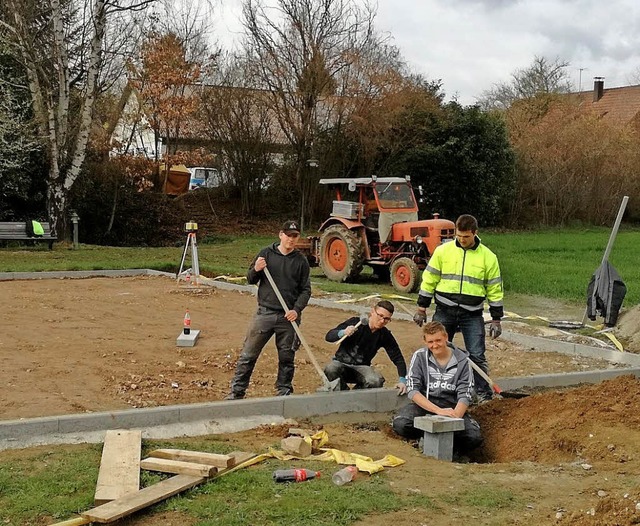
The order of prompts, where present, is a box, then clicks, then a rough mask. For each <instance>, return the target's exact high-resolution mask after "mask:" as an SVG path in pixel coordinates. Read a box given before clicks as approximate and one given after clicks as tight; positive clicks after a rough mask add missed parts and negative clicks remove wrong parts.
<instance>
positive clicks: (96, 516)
mask: <svg viewBox="0 0 640 526" xmlns="http://www.w3.org/2000/svg"><path fill="white" fill-rule="evenodd" d="M206 480H207V479H206V478H205V477H193V476H191V475H176V476H175V477H171V478H168V479H166V480H163V481H162V482H158V483H157V484H154V485H153V486H148V487H146V488H144V489H141V490H140V491H138V492H137V493H131V494H129V495H126V496H125V497H121V498H119V499H117V500H114V501H111V502H108V503H107V504H103V505H102V506H98V507H97V508H93V509H91V510H89V511H85V512H84V513H81V514H80V515H81V516H82V517H84V518H86V519H89V520H91V521H92V522H100V523H104V522H113V521H115V520H118V519H121V518H122V517H126V516H127V515H131V514H132V513H135V512H136V511H138V510H141V509H143V508H146V507H148V506H151V505H152V504H155V503H156V502H160V501H162V500H164V499H168V498H169V497H172V496H173V495H177V494H178V493H180V492H182V491H185V490H187V489H189V488H193V487H194V486H197V485H198V484H202V483H203V482H205V481H206Z"/></svg>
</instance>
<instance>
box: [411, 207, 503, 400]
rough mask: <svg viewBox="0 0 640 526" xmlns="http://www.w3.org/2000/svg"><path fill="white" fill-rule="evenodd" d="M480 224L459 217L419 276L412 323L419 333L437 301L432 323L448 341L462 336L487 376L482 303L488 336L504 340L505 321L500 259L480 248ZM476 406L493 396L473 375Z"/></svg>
mask: <svg viewBox="0 0 640 526" xmlns="http://www.w3.org/2000/svg"><path fill="white" fill-rule="evenodd" d="M477 233H478V221H477V220H476V218H475V217H473V216H471V215H467V214H465V215H461V216H460V217H459V218H458V219H457V221H456V240H455V241H452V242H448V243H444V244H442V245H440V246H439V247H438V248H436V249H435V250H434V251H433V255H432V256H431V259H430V260H429V264H428V266H427V268H426V269H425V270H424V272H423V274H422V284H421V286H420V293H419V295H418V310H417V311H416V313H415V315H414V317H413V321H414V322H415V323H416V324H417V325H419V326H420V327H421V326H422V325H423V324H424V323H425V322H426V321H427V308H428V307H429V305H431V300H435V304H436V310H435V313H434V315H433V320H434V321H439V322H440V323H442V324H443V325H444V326H445V328H446V329H447V335H448V337H449V341H452V340H453V336H454V334H455V333H456V331H457V330H459V331H460V332H461V333H462V337H463V338H464V344H465V347H466V349H467V352H468V353H469V357H470V358H471V360H473V362H474V363H475V364H476V365H478V367H480V369H482V370H483V371H484V372H486V373H488V372H489V364H488V363H487V359H486V357H485V350H486V346H485V326H484V318H483V315H482V314H483V310H484V302H485V299H486V300H487V302H488V303H489V313H490V314H491V320H492V321H491V324H490V327H489V334H490V335H491V337H492V338H497V337H498V336H500V334H502V328H501V326H500V319H501V318H502V316H504V308H503V303H502V300H503V296H504V294H503V290H502V277H501V276H500V266H499V264H498V258H497V257H496V255H495V254H494V253H493V252H491V250H489V249H488V248H487V247H486V246H485V245H483V244H482V243H481V242H480V238H479V237H478V236H477ZM474 377H475V385H476V394H477V396H478V399H479V400H486V399H490V398H492V396H493V392H492V390H491V386H490V385H489V384H488V383H487V381H486V380H484V378H482V377H481V376H480V375H478V374H477V373H476V372H475V371H474Z"/></svg>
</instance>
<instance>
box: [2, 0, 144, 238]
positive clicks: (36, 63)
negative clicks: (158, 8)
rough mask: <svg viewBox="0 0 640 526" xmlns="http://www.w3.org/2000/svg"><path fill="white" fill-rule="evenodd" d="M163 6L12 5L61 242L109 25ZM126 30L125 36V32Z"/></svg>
mask: <svg viewBox="0 0 640 526" xmlns="http://www.w3.org/2000/svg"><path fill="white" fill-rule="evenodd" d="M155 1H156V0H66V1H65V0H47V1H44V2H43V1H38V0H5V2H4V9H5V11H6V14H7V16H6V17H4V18H3V20H1V21H0V25H1V26H2V33H1V36H2V38H3V39H5V41H6V42H7V43H9V44H10V45H12V46H14V47H15V49H16V50H17V55H18V56H19V57H20V59H21V62H22V66H23V68H24V69H25V71H26V76H27V78H28V86H29V91H30V93H31V100H32V106H33V111H34V116H35V120H36V122H37V125H38V129H39V133H40V136H41V137H43V139H44V141H45V144H46V149H47V154H48V161H49V175H48V185H47V186H48V189H47V209H48V216H49V221H50V222H51V223H52V225H53V226H54V228H55V230H56V232H57V234H58V236H60V237H64V236H66V233H67V220H66V219H67V218H66V208H67V197H68V193H69V190H70V189H71V187H72V186H73V184H74V182H75V181H76V179H77V177H78V175H79V174H80V170H81V167H82V164H83V162H84V159H85V156H86V153H87V147H88V143H89V135H90V131H91V126H92V123H93V110H94V105H95V102H96V97H97V95H98V92H99V85H100V75H101V72H104V70H103V66H104V65H105V56H106V55H107V54H108V53H107V52H106V48H107V47H108V46H107V42H105V35H106V34H107V28H108V24H109V21H110V20H112V19H113V17H117V16H120V15H122V14H124V13H136V12H140V11H142V10H144V9H145V8H146V7H148V6H149V5H151V4H153V3H154V2H155ZM121 31H122V30H121Z"/></svg>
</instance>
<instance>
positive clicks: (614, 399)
mask: <svg viewBox="0 0 640 526" xmlns="http://www.w3.org/2000/svg"><path fill="white" fill-rule="evenodd" d="M0 290H1V291H2V293H1V294H0V307H1V308H2V312H3V319H4V323H3V330H2V332H1V333H0V353H1V354H2V357H3V367H2V384H3V389H2V390H1V391H0V411H1V415H2V417H1V418H3V419H13V418H26V417H34V416H44V415H53V414H63V413H75V412H82V411H87V412H91V411H103V410H113V409H121V408H130V407H143V406H157V405H167V404H178V403H190V402H202V401H212V400H220V399H222V398H223V396H224V395H225V394H226V393H227V392H228V389H229V381H230V380H231V377H232V375H233V370H234V367H235V361H236V359H237V357H238V354H239V352H240V348H241V345H242V341H243V338H244V333H245V330H246V327H247V324H248V322H249V320H250V318H251V315H252V314H253V311H254V309H255V298H254V297H253V296H252V295H250V294H248V293H238V292H226V291H220V290H215V289H210V288H203V289H201V290H200V291H196V292H194V291H191V290H189V289H186V288H184V287H180V286H178V285H177V284H176V282H175V281H173V280H171V279H168V278H161V277H139V278H119V279H109V278H94V279H82V280H69V279H64V280H62V279H61V280H42V281H11V282H2V283H0ZM186 308H189V310H190V313H191V317H192V326H193V328H196V329H201V331H202V333H201V338H200V340H199V341H198V343H197V345H196V346H195V347H193V348H178V347H176V337H177V336H178V334H179V333H180V331H181V328H182V318H183V316H184V312H185V309H186ZM347 316H348V314H347V313H345V312H341V311H337V310H330V309H321V308H318V307H309V308H308V309H306V310H305V312H304V317H303V325H302V331H303V333H304V335H305V337H306V339H307V340H308V341H309V342H310V344H311V346H312V349H313V351H314V353H315V354H316V357H317V359H318V361H319V362H320V363H321V364H323V363H325V362H327V361H328V360H329V359H330V358H331V356H332V355H333V353H334V352H335V347H334V346H333V345H331V344H328V343H326V342H324V334H325V333H326V331H327V330H328V329H330V328H331V327H333V326H334V325H335V324H337V323H339V322H340V321H342V320H343V319H345V318H346V317H347ZM628 323H630V322H628ZM505 328H507V329H508V328H510V327H509V325H508V322H505ZM390 329H391V330H392V331H393V333H394V335H395V336H396V337H397V339H398V341H399V342H400V345H401V348H402V349H403V351H404V354H405V357H406V358H407V359H408V358H409V357H410V355H411V353H412V351H413V350H414V349H416V348H417V347H418V346H419V345H420V333H419V331H418V329H417V328H416V327H415V325H413V324H412V323H411V322H404V321H400V320H394V321H393V322H392V323H391V325H390ZM488 359H489V362H490V363H491V365H492V367H493V369H492V373H493V374H494V375H495V376H498V377H499V376H517V375H528V374H539V373H545V372H563V371H575V370H585V369H596V368H598V369H599V368H606V367H608V364H607V363H605V362H598V361H595V360H586V359H575V358H571V357H567V356H563V355H559V354H555V353H532V352H528V351H525V350H523V349H520V348H518V347H517V346H515V345H512V344H509V343H508V342H506V341H504V340H497V341H495V342H490V343H489V349H488ZM375 363H376V365H377V366H378V367H379V368H380V370H381V371H382V372H383V374H384V375H385V377H386V378H387V379H388V383H389V384H393V383H394V380H395V378H396V371H395V368H394V367H393V365H392V364H391V363H390V361H389V359H388V358H387V357H386V355H385V353H384V352H382V353H380V354H379V355H378V357H377V359H376V362H375ZM275 374H276V361H275V348H274V347H273V345H272V344H269V346H268V347H267V348H266V349H265V351H264V353H263V355H262V356H261V358H260V360H259V362H258V365H257V367H256V370H255V372H254V375H253V378H252V383H251V386H250V388H249V392H248V396H249V397H256V396H267V395H272V394H273V391H274V389H273V384H274V381H275ZM294 384H295V389H296V392H297V393H305V392H313V391H315V390H316V389H317V387H319V386H320V385H321V382H320V380H319V378H318V376H317V374H316V372H315V370H314V369H313V367H312V365H311V363H310V362H309V361H308V359H307V357H306V353H305V351H304V350H302V349H301V350H300V352H299V354H298V356H297V361H296V376H295V380H294ZM638 407H640V381H638V380H637V379H635V378H633V377H631V376H624V377H620V378H617V379H614V380H610V381H607V382H604V383H602V384H600V385H597V386H586V387H579V388H576V389H571V390H560V391H549V392H545V393H539V394H535V395H532V396H529V397H527V398H522V399H519V400H514V399H503V400H494V401H492V402H490V403H488V404H485V405H482V406H480V407H477V408H473V409H472V412H473V414H474V416H475V417H476V418H477V419H478V421H479V422H480V424H481V426H482V429H483V432H484V435H485V445H484V447H483V448H482V450H480V451H479V452H477V453H476V455H475V456H474V457H473V458H472V459H471V460H472V462H470V463H463V464H458V463H447V462H439V461H436V460H433V459H428V458H425V457H423V456H422V455H421V454H420V452H419V451H418V450H417V449H416V448H415V447H413V446H412V445H411V444H410V443H407V442H405V441H403V440H400V439H399V438H397V437H396V436H394V435H393V433H392V431H391V428H390V425H389V421H388V420H389V419H388V416H385V415H381V416H379V417H371V416H368V417H367V421H366V422H353V421H351V422H348V421H347V422H345V421H342V422H340V421H338V422H336V421H335V418H334V419H330V418H329V417H324V420H323V419H317V420H315V421H313V422H300V424H301V425H304V426H305V427H312V428H315V429H319V428H321V427H323V428H324V429H326V430H327V432H328V433H329V436H330V445H331V446H332V447H335V448H338V449H343V450H347V451H351V452H354V453H361V454H365V455H367V456H371V457H372V458H381V457H383V456H384V455H386V454H388V453H391V454H393V455H396V456H398V457H400V458H403V459H405V460H406V461H407V462H406V464H404V465H402V466H399V467H396V468H388V469H387V470H385V473H384V477H386V478H387V480H388V482H389V484H390V485H391V487H392V488H393V490H394V491H397V492H400V493H402V494H407V495H418V496H424V497H425V499H430V500H432V501H433V502H434V503H435V505H434V508H433V513H432V514H428V515H424V516H422V515H421V516H419V517H418V519H416V510H415V509H405V510H401V511H398V512H395V513H392V514H385V515H380V516H368V517H367V518H366V520H363V521H362V522H361V523H358V524H367V525H373V526H377V525H380V526H382V525H383V524H384V525H386V524H389V523H392V524H393V523H410V524H416V525H428V526H445V525H451V524H463V523H464V524H466V523H474V524H486V525H502V524H504V525H506V524H561V525H594V526H595V525H603V526H613V525H631V524H638V523H640V504H639V505H638V507H636V505H637V503H638V502H640V475H639V474H640V413H639V412H638ZM342 418H346V417H342ZM287 429H288V425H287V426H282V425H276V426H265V427H262V428H258V429H254V430H250V431H245V432H242V433H237V434H234V435H229V436H228V437H227V439H228V440H230V441H232V442H233V443H234V444H237V447H238V449H244V450H252V451H255V452H263V451H265V450H266V447H267V446H269V445H272V444H274V443H277V442H278V441H279V439H280V438H283V437H284V436H286V430H287ZM4 454H11V455H16V454H19V452H12V453H10V452H5V453H3V455H4ZM0 458H1V457H0ZM328 469H333V466H332V467H331V468H328ZM361 476H367V475H361ZM354 483H357V480H356V481H355V482H354ZM487 493H490V494H492V495H494V496H495V495H496V494H498V495H504V503H503V504H502V505H497V506H495V505H492V506H486V505H484V506H483V505H482V504H481V498H480V500H478V499H475V500H474V499H471V498H470V496H473V495H476V496H478V495H480V496H481V495H483V494H487ZM452 495H453V496H459V498H458V500H453V501H452V500H451V496H452ZM467 496H469V497H467ZM479 502H480V503H479ZM445 503H448V504H445ZM420 513H421V514H422V513H424V509H421V510H420ZM124 523H126V524H131V525H134V524H135V525H144V526H147V525H152V524H165V525H174V524H175V525H178V524H180V525H181V526H188V525H189V524H191V523H192V521H191V520H190V519H189V518H187V517H184V516H181V515H180V514H175V513H172V512H163V513H161V514H154V513H142V514H140V515H137V516H136V518H135V519H134V518H132V519H130V520H127V521H124ZM124 523H123V524H124Z"/></svg>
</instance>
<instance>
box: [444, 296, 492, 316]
mask: <svg viewBox="0 0 640 526" xmlns="http://www.w3.org/2000/svg"><path fill="white" fill-rule="evenodd" d="M436 301H437V302H438V303H441V304H442V305H446V306H447V307H460V308H462V309H464V310H468V311H471V312H473V311H477V310H483V309H484V303H480V304H479V305H464V304H460V303H456V302H455V301H452V300H450V299H449V298H445V297H444V296H441V295H440V294H438V293H437V292H436Z"/></svg>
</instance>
